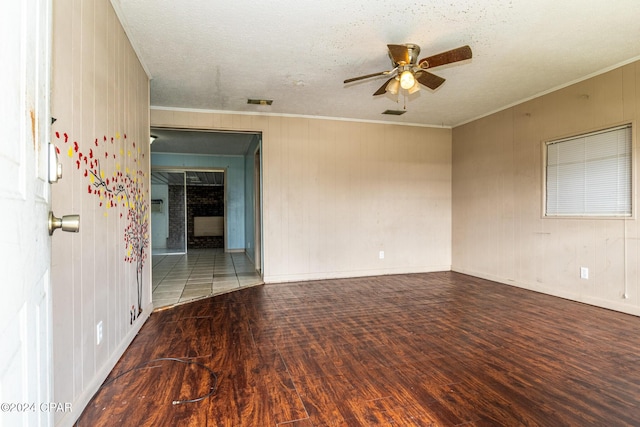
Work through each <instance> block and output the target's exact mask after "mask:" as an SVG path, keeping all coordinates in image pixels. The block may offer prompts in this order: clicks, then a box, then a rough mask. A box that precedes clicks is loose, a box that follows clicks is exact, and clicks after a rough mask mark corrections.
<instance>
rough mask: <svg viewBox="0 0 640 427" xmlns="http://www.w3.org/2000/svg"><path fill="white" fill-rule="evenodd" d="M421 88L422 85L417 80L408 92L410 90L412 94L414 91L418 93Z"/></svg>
mask: <svg viewBox="0 0 640 427" xmlns="http://www.w3.org/2000/svg"><path fill="white" fill-rule="evenodd" d="M419 90H420V85H419V84H418V82H416V83H415V84H414V85H413V86H411V87H410V88H409V89H407V92H409V95H411V94H412V93H416V92H417V91H419Z"/></svg>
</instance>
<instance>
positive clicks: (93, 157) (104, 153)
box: [55, 132, 149, 323]
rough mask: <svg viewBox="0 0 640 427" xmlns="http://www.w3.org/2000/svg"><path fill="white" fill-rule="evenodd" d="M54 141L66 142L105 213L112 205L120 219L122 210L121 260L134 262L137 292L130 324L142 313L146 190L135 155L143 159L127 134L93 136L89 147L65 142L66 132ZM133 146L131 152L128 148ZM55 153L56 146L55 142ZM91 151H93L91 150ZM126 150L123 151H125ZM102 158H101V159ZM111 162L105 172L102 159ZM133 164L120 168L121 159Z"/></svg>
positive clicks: (147, 225) (146, 254)
mask: <svg viewBox="0 0 640 427" xmlns="http://www.w3.org/2000/svg"><path fill="white" fill-rule="evenodd" d="M55 136H56V138H57V139H58V141H61V142H62V143H64V144H68V146H69V148H68V150H67V155H68V156H69V157H70V158H72V159H74V160H75V166H76V170H78V171H81V172H82V173H83V176H84V177H85V178H87V179H88V180H89V183H88V185H87V192H88V193H89V194H91V195H94V196H96V197H98V200H99V206H100V207H103V208H104V209H105V213H104V216H108V213H109V211H110V210H111V209H112V208H116V210H117V211H119V212H117V213H119V216H120V218H123V210H124V211H125V212H126V226H125V228H124V232H123V241H124V245H125V252H126V254H125V256H124V261H125V262H127V263H130V264H133V263H135V264H136V284H137V293H138V301H137V304H138V307H137V310H136V308H135V306H134V307H132V312H131V313H130V314H131V319H130V323H133V321H134V320H135V319H136V318H137V317H138V316H139V315H140V313H142V273H143V268H144V265H145V261H146V259H147V257H148V251H147V250H146V249H147V248H148V247H149V212H148V206H149V205H148V189H147V188H146V186H145V172H144V171H143V170H141V169H140V168H139V167H138V156H139V155H140V156H141V157H142V158H144V156H145V153H141V150H140V148H139V147H138V148H136V143H135V142H132V143H131V144H129V142H128V141H127V135H126V134H123V135H122V136H121V135H120V133H116V135H115V137H111V138H110V139H107V137H106V136H104V137H102V138H96V139H95V140H94V143H93V145H94V146H93V147H91V148H89V149H88V150H87V149H86V148H84V149H83V148H82V147H81V146H80V145H79V144H78V142H75V141H74V142H73V143H70V142H69V136H68V134H66V133H64V134H62V135H61V134H60V133H59V132H56V133H55ZM131 148H133V150H134V151H133V153H132V151H131ZM56 149H57V151H58V153H59V152H60V149H59V148H58V145H56ZM94 150H95V151H94ZM125 150H126V153H125ZM98 154H99V155H98ZM101 159H102V160H101ZM107 160H111V161H112V163H113V162H115V167H114V170H113V171H112V172H111V173H107V172H106V171H105V170H104V169H103V161H105V163H107V162H106V161H107ZM123 160H124V161H125V164H131V163H132V164H133V165H134V168H133V169H130V168H129V167H128V166H126V167H125V168H124V171H123V170H122V164H121V161H123Z"/></svg>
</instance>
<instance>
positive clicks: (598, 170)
mask: <svg viewBox="0 0 640 427" xmlns="http://www.w3.org/2000/svg"><path fill="white" fill-rule="evenodd" d="M631 151H632V144H631V125H625V126H619V127H615V128H611V129H605V130H602V131H598V132H593V133H588V134H583V135H578V136H575V137H570V138H565V139H561V140H557V141H550V142H548V143H547V144H546V161H547V164H546V204H545V216H554V217H560V216H589V217H597V216H623V217H627V216H631V205H632V203H631V181H632V178H631Z"/></svg>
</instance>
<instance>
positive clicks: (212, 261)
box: [152, 249, 263, 309]
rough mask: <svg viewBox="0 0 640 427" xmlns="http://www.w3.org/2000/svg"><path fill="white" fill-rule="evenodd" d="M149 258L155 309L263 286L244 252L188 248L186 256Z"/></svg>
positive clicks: (160, 255)
mask: <svg viewBox="0 0 640 427" xmlns="http://www.w3.org/2000/svg"><path fill="white" fill-rule="evenodd" d="M152 258H153V260H152V261H153V266H152V269H153V282H152V286H153V296H152V298H153V305H154V308H155V309H157V308H161V307H167V306H172V305H175V304H178V303H183V302H188V301H194V300H196V299H200V298H204V297H208V296H212V295H218V294H222V293H225V292H229V291H232V290H235V289H240V288H245V287H248V286H255V285H259V284H261V283H263V282H262V278H261V277H260V275H259V274H258V272H257V271H256V270H255V266H254V264H253V262H252V261H251V260H250V259H249V258H247V256H246V255H245V254H244V253H225V252H224V251H223V250H222V249H191V250H189V252H188V253H187V254H180V255H165V254H153V255H152Z"/></svg>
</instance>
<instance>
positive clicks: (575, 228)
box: [453, 62, 640, 314]
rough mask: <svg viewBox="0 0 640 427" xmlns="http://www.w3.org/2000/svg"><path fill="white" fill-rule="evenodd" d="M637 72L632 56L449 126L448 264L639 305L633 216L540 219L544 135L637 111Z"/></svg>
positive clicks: (567, 293) (590, 299)
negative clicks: (584, 271) (583, 275)
mask: <svg viewBox="0 0 640 427" xmlns="http://www.w3.org/2000/svg"><path fill="white" fill-rule="evenodd" d="M639 82H640V64H639V63H637V62H636V63H632V64H629V65H626V66H624V67H622V68H618V69H615V70H613V71H610V72H607V73H605V74H602V75H600V76H597V77H594V78H591V79H588V80H586V81H583V82H580V83H577V84H574V85H572V86H569V87H566V88H564V89H561V90H558V91H556V92H553V93H550V94H547V95H544V96H541V97H539V98H536V99H533V100H531V101H528V102H525V103H523V104H521V105H518V106H515V107H513V108H509V109H507V110H504V111H501V112H498V113H496V114H493V115H491V116H488V117H485V118H482V119H479V120H476V121H474V122H471V123H468V124H465V125H463V126H459V127H456V128H455V129H454V130H453V270H455V271H459V272H464V273H468V274H472V275H474V276H480V277H484V278H489V279H493V280H496V281H500V282H504V283H508V284H513V285H516V286H521V287H524V288H528V289H533V290H536V291H541V292H545V293H548V294H552V295H558V296H561V297H566V298H569V299H573V300H577V301H582V302H587V303H591V304H594V305H598V306H602V307H607V308H612V309H616V310H620V311H625V312H629V313H634V314H640V289H639V287H638V285H639V279H640V276H639V272H638V260H639V258H638V257H639V252H638V249H639V248H638V238H639V237H640V235H639V233H638V221H637V220H636V219H628V220H623V219H615V220H610V219H593V220H592V219H542V189H543V165H542V161H543V160H542V144H543V141H545V140H550V139H554V138H556V137H561V136H567V135H571V134H578V133H583V132H586V131H590V130H594V129H598V128H603V127H609V126H613V125H616V124H620V123H622V122H628V121H633V120H636V119H637V115H638V114H639V112H640V92H639V89H638V83H639ZM636 135H637V130H636V129H635V128H634V143H635V139H636ZM634 154H635V153H634ZM637 166H638V158H637V156H636V157H635V162H634V168H635V169H636V171H637ZM635 193H636V191H635V188H634V197H636V198H637V194H635ZM635 206H636V209H637V206H638V205H637V199H636V204H635ZM636 216H637V215H636ZM580 267H587V268H589V274H590V277H589V279H588V280H584V279H580ZM625 292H626V294H627V298H624V294H625Z"/></svg>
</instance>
